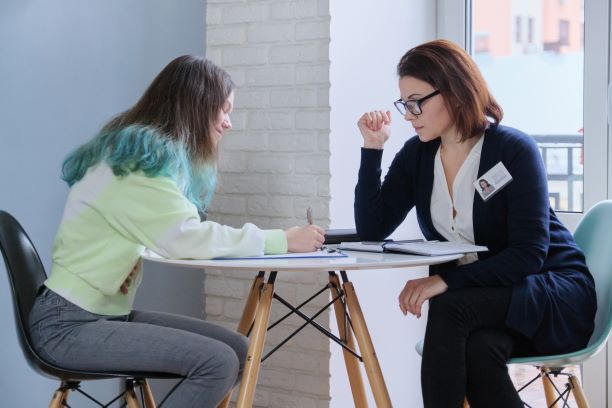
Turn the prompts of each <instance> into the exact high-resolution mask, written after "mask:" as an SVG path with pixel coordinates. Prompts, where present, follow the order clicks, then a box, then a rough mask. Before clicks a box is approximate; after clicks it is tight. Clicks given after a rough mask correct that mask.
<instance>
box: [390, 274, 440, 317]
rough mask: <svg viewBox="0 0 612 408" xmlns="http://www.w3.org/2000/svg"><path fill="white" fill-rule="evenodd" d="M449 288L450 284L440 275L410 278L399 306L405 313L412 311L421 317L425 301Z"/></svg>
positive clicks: (411, 312)
mask: <svg viewBox="0 0 612 408" xmlns="http://www.w3.org/2000/svg"><path fill="white" fill-rule="evenodd" d="M447 289H448V285H447V284H446V282H444V280H443V279H442V278H441V277H439V276H438V275H433V276H428V277H426V278H421V279H413V280H409V281H408V282H406V286H404V290H402V293H400V295H399V307H400V309H401V310H402V313H404V315H406V313H410V314H413V315H415V316H416V317H421V306H423V302H425V301H426V300H428V299H431V298H432V297H434V296H438V295H440V294H442V293H444V292H446V290H447Z"/></svg>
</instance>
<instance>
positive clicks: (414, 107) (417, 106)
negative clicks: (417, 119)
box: [393, 89, 440, 116]
mask: <svg viewBox="0 0 612 408" xmlns="http://www.w3.org/2000/svg"><path fill="white" fill-rule="evenodd" d="M439 93H440V90H439V89H436V90H435V91H433V92H432V93H430V94H428V95H425V96H424V97H422V98H420V99H414V100H409V101H405V100H403V99H402V98H399V99H398V100H397V101H395V102H393V105H395V108H396V109H397V111H398V112H399V113H400V114H401V115H402V116H404V115H406V112H410V113H411V114H413V115H414V116H419V115H420V114H421V113H423V110H422V109H421V104H422V103H423V102H425V101H426V100H427V99H429V98H433V97H434V96H436V95H437V94H439Z"/></svg>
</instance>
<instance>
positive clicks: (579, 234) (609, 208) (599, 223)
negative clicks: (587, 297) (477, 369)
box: [415, 201, 612, 408]
mask: <svg viewBox="0 0 612 408" xmlns="http://www.w3.org/2000/svg"><path fill="white" fill-rule="evenodd" d="M574 239H575V240H576V243H577V244H578V246H579V247H580V248H581V249H582V251H583V252H584V255H585V256H586V261H587V265H588V267H589V270H590V271H591V274H592V275H593V278H594V279H595V291H596V292H597V314H596V315H595V330H594V331H593V335H592V336H591V339H590V340H589V344H588V345H587V346H586V347H585V348H583V349H582V350H578V351H575V352H573V353H566V354H556V355H548V356H529V357H520V358H511V359H510V360H509V361H508V364H527V365H532V366H535V367H538V368H539V369H540V375H539V377H542V382H543V385H544V391H545V395H546V402H547V404H548V406H549V407H551V408H554V407H555V406H556V404H557V402H559V401H561V400H562V401H563V402H564V403H566V402H567V398H568V396H569V392H570V391H571V392H572V393H573V395H574V398H575V399H576V403H577V404H578V407H579V408H588V407H589V404H588V402H587V399H586V396H585V395H584V393H583V391H582V388H581V387H580V383H579V381H578V380H577V379H576V378H575V377H574V376H573V375H571V374H565V373H563V374H564V375H567V376H568V387H567V388H566V390H564V391H562V392H559V391H558V390H557V389H556V388H555V387H554V385H553V383H552V381H551V380H550V375H551V374H553V375H559V374H561V373H562V371H563V369H564V368H565V367H567V366H571V365H579V364H582V363H583V362H584V361H585V360H587V359H589V358H591V357H593V356H594V355H595V354H597V353H598V352H599V351H600V350H602V349H603V348H604V347H605V346H606V342H607V341H608V337H609V336H610V330H611V329H612V201H602V202H600V203H598V204H597V205H595V206H594V207H593V208H591V209H590V210H589V211H588V212H587V213H586V214H585V215H584V217H583V218H582V221H581V222H580V224H579V225H578V228H576V232H575V233H574ZM415 348H416V351H417V353H419V354H420V355H422V354H423V341H422V340H421V341H419V342H418V343H417V344H416V346H415ZM555 392H557V394H558V395H556V394H555Z"/></svg>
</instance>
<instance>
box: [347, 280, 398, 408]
mask: <svg viewBox="0 0 612 408" xmlns="http://www.w3.org/2000/svg"><path fill="white" fill-rule="evenodd" d="M342 287H343V289H344V296H345V299H346V304H347V306H348V309H349V312H350V316H351V320H352V322H353V330H354V331H355V337H356V338H357V344H359V350H360V351H361V357H362V358H363V364H364V365H365V369H366V374H367V375H368V380H369V381H370V387H371V388H372V393H373V394H374V400H375V401H376V407H377V408H391V407H392V405H391V398H389V392H388V391H387V386H386V384H385V379H384V378H383V375H382V370H381V369H380V364H379V363H378V358H377V357H376V351H375V350H374V345H373V344H372V338H371V337H370V333H369V332H368V327H367V325H366V322H365V318H364V317H363V312H362V311H361V306H360V305H359V301H358V300H357V295H356V294H355V288H353V284H352V283H351V282H348V281H347V282H344V284H343V285H342Z"/></svg>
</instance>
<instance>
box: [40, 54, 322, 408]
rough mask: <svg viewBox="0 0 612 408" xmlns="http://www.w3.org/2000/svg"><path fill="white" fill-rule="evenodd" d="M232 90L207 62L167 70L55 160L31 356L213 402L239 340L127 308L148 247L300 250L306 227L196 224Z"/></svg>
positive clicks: (233, 376) (175, 397)
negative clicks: (46, 260) (46, 263)
mask: <svg viewBox="0 0 612 408" xmlns="http://www.w3.org/2000/svg"><path fill="white" fill-rule="evenodd" d="M233 88H234V84H233V82H232V80H231V78H230V77H229V75H228V74H227V73H226V72H225V71H224V70H223V69H221V68H219V67H218V66H216V65H214V64H213V63H212V62H210V61H208V60H206V59H203V58H199V57H193V56H182V57H179V58H176V59H175V60H173V61H172V62H171V63H170V64H168V65H167V66H166V67H165V68H164V69H163V70H162V71H161V72H160V74H159V75H158V76H157V77H156V78H155V79H154V80H153V82H152V83H151V85H150V86H149V88H148V89H147V91H146V92H145V93H144V95H143V96H142V97H141V99H140V100H139V101H138V102H137V103H136V105H134V106H133V107H132V108H130V109H128V110H127V111H125V112H123V113H121V114H119V115H118V116H117V117H115V118H114V119H112V120H111V121H110V122H109V123H108V124H107V125H106V126H104V127H103V128H102V130H101V131H100V132H99V133H98V135H96V136H95V137H94V138H93V139H92V140H90V141H89V142H87V143H85V144H84V145H82V146H80V147H79V148H77V149H76V150H75V151H74V152H72V153H71V154H70V155H69V156H68V157H67V158H66V160H65V161H64V164H63V168H62V170H63V179H64V180H65V181H66V182H67V183H68V185H69V186H70V187H71V188H70V193H69V195H68V199H67V203H66V208H65V211H64V216H63V219H62V222H61V225H60V227H59V231H58V234H57V237H56V240H55V244H54V248H53V262H52V269H51V274H50V276H49V279H47V281H46V282H45V284H44V286H43V287H42V288H41V290H40V291H39V294H38V296H37V299H36V302H35V305H34V307H33V309H32V312H31V314H30V330H31V333H32V341H33V343H34V346H35V347H36V349H37V352H38V353H40V354H41V355H43V356H45V357H46V358H47V359H48V360H49V361H51V362H54V363H56V364H58V365H59V366H61V367H65V368H67V369H74V370H89V371H96V372H105V371H108V372H114V371H122V370H129V371H143V372H164V373H174V374H178V375H181V376H183V377H185V380H183V381H182V382H181V383H180V385H179V386H178V387H177V388H176V389H175V391H174V392H173V393H172V394H171V395H170V397H169V398H168V399H167V400H166V402H165V403H164V406H166V407H169V408H172V407H216V406H217V405H218V403H219V402H220V401H221V400H222V399H223V398H224V396H225V395H226V394H227V392H228V391H229V390H230V389H231V387H233V386H234V384H235V383H236V382H237V380H238V378H239V375H240V371H241V369H242V365H243V363H244V361H245V358H246V354H247V340H246V338H245V337H244V336H242V335H241V334H239V333H236V332H233V331H231V330H227V329H224V328H222V327H218V326H215V325H213V324H210V323H208V322H205V321H202V320H199V319H194V318H189V317H184V316H177V315H171V314H164V313H157V312H149V311H137V310H132V304H133V301H134V297H135V295H136V290H137V288H138V286H139V284H140V281H141V279H142V274H140V273H138V272H139V269H140V263H141V261H140V256H141V253H142V251H143V249H145V248H149V249H151V250H153V251H155V252H157V253H159V254H161V255H162V256H165V257H168V258H188V259H209V258H215V257H223V256H249V255H262V254H264V253H267V254H273V253H284V252H309V251H314V250H316V249H317V248H319V247H321V245H322V244H323V230H322V229H321V228H319V227H317V226H314V225H306V226H303V227H293V228H289V229H287V230H284V231H283V230H280V229H279V230H262V229H260V228H258V227H256V226H255V225H253V224H250V223H247V224H245V225H244V226H243V227H242V228H232V227H229V226H224V225H220V224H217V223H215V222H212V221H202V220H201V217H200V214H201V213H203V212H205V211H206V209H207V208H208V205H209V204H210V201H211V198H212V195H213V192H214V190H215V185H216V163H217V155H218V143H219V141H220V140H221V138H222V137H223V135H224V133H225V132H226V131H227V130H229V129H231V127H232V126H231V121H230V113H231V112H232V108H233V103H234V92H233Z"/></svg>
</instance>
